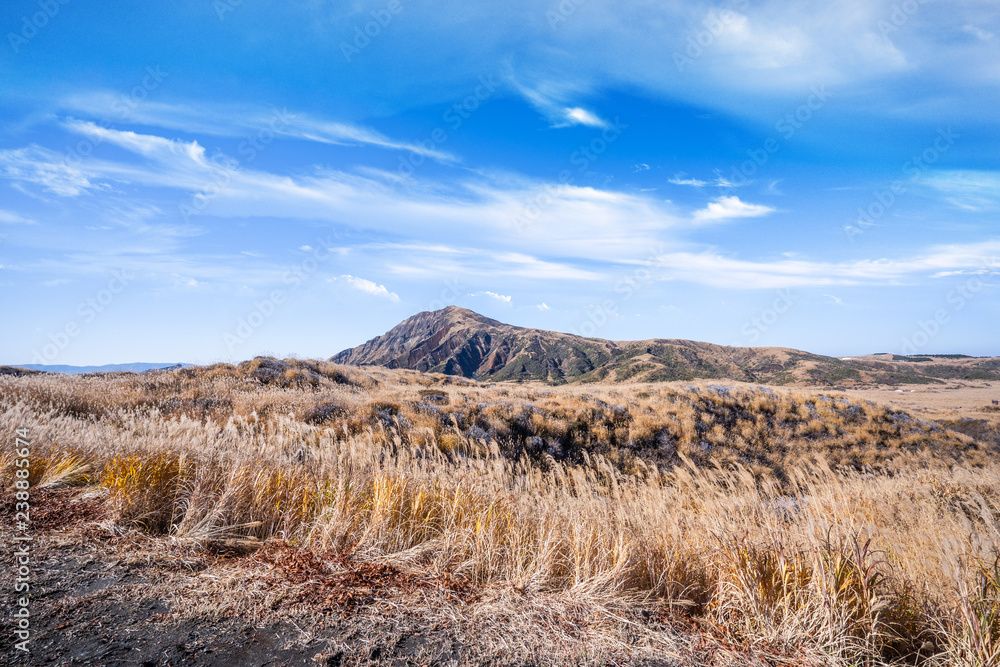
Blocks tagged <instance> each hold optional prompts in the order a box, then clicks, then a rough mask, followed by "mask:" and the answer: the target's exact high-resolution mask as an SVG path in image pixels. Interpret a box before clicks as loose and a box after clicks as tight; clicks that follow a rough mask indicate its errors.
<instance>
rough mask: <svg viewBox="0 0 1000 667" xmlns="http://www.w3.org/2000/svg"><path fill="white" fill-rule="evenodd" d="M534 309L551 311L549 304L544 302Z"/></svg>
mask: <svg viewBox="0 0 1000 667" xmlns="http://www.w3.org/2000/svg"><path fill="white" fill-rule="evenodd" d="M535 308H537V309H538V310H552V307H551V306H549V304H547V303H545V302H544V301H542V302H541V303H540V304H538V305H536V306H535Z"/></svg>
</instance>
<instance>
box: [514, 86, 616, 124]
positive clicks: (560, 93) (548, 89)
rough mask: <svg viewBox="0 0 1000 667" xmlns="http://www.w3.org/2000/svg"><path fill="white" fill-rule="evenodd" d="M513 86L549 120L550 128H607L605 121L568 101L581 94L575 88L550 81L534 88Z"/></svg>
mask: <svg viewBox="0 0 1000 667" xmlns="http://www.w3.org/2000/svg"><path fill="white" fill-rule="evenodd" d="M514 85H515V87H516V89H517V90H518V91H519V92H520V93H521V95H523V96H524V98H525V99H526V100H528V102H530V103H531V104H532V106H534V107H535V108H536V109H538V110H539V111H540V112H541V113H542V114H543V115H544V116H545V117H546V118H548V119H549V122H550V123H552V127H569V126H571V125H587V126H589V127H600V128H606V127H608V126H609V124H608V122H607V121H605V120H604V119H603V118H601V117H600V116H598V115H597V114H596V113H594V112H593V111H590V110H588V109H585V108H583V107H581V106H574V105H572V103H571V102H570V100H571V99H573V98H575V97H578V96H579V95H580V94H581V91H580V90H579V89H578V88H577V87H575V86H572V85H569V84H567V83H553V82H550V81H545V82H542V83H539V84H537V85H536V86H534V87H529V86H522V85H520V84H517V83H515V84H514Z"/></svg>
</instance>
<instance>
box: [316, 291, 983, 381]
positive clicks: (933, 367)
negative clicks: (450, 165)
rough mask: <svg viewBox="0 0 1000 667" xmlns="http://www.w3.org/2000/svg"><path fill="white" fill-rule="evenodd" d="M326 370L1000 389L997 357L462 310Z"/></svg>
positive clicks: (362, 349) (422, 317) (417, 322)
mask: <svg viewBox="0 0 1000 667" xmlns="http://www.w3.org/2000/svg"><path fill="white" fill-rule="evenodd" d="M330 361H333V362H336V363H341V364H351V365H356V366H362V365H374V366H385V367H387V368H408V369H412V370H418V371H424V372H436V373H445V374H448V375H460V376H463V377H468V378H476V379H479V380H493V381H504V380H510V381H531V380H534V381H542V382H550V383H554V384H564V383H574V382H625V381H629V382H660V381H671V380H693V379H720V380H739V381H747V382H759V383H766V384H773V385H810V386H816V385H825V386H841V385H842V386H865V385H875V384H889V385H895V384H928V383H938V382H942V381H943V380H946V379H964V380H1000V359H998V358H985V359H981V358H972V357H962V356H960V355H944V356H919V357H901V356H897V355H891V354H880V355H870V356H865V357H856V358H851V359H838V358H836V357H827V356H823V355H818V354H811V353H808V352H803V351H800V350H793V349H789V348H780V347H729V346H723V345H714V344H712V343H701V342H696V341H690V340H676V339H651V340H643V341H609V340H604V339H600V338H583V337H581V336H575V335H572V334H564V333H558V332H554V331H544V330H541V329H529V328H525V327H517V326H513V325H510V324H504V323H502V322H499V321H497V320H493V319H490V318H488V317H484V316H482V315H479V314H478V313H475V312H473V311H471V310H467V309H465V308H458V307H456V306H448V307H447V308H443V309H441V310H437V311H433V312H422V313H418V314H417V315H414V316H413V317H410V318H408V319H406V320H404V321H403V322H401V323H400V324H398V325H397V326H395V327H393V328H392V329H391V330H390V331H388V332H387V333H385V334H383V335H381V336H378V337H376V338H373V339H371V340H369V341H368V342H366V343H364V344H363V345H360V346H358V347H355V348H351V349H348V350H344V351H343V352H340V353H339V354H337V355H335V356H333V357H331V358H330Z"/></svg>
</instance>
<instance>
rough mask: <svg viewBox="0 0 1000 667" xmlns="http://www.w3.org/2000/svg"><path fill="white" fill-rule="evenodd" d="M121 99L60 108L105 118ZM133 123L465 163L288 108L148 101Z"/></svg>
mask: <svg viewBox="0 0 1000 667" xmlns="http://www.w3.org/2000/svg"><path fill="white" fill-rule="evenodd" d="M116 100H118V97H116V96H115V95H113V94H111V93H106V92H91V93H86V94H78V95H74V96H71V97H68V98H66V99H64V100H60V101H59V107H60V108H61V109H63V110H65V111H71V112H77V113H81V112H82V113H85V114H87V115H90V116H91V117H92V118H97V119H100V118H103V117H104V116H106V115H107V114H108V111H109V110H110V109H113V108H115V107H114V105H115V103H116ZM127 120H128V121H129V122H130V123H138V124H141V125H147V126H150V127H158V128H164V129H171V130H178V131H182V132H186V133H190V132H196V133H198V134H205V135H213V136H227V137H251V138H253V137H254V136H256V135H261V134H263V135H265V136H267V137H268V140H270V136H272V135H273V136H279V137H286V138H291V139H299V140H305V141H314V142H319V143H325V144H334V145H340V146H375V147H378V148H384V149H388V150H398V151H411V152H414V153H418V154H420V155H423V156H425V157H429V158H431V159H434V160H438V161H441V162H458V161H459V158H458V157H456V156H455V155H453V154H452V153H449V152H447V151H443V150H440V149H436V148H434V147H427V146H423V145H421V144H419V143H416V142H410V141H401V140H397V139H393V138H391V137H388V136H386V135H385V134H383V133H381V132H378V131H377V130H374V129H372V128H370V127H366V126H364V125H359V124H356V123H350V122H343V121H337V120H331V119H326V118H319V117H317V116H314V115H311V114H307V113H302V112H297V111H289V110H288V109H265V108H261V107H254V106H245V105H225V104H209V103H164V102H153V101H148V102H144V103H143V104H141V105H136V106H134V107H133V108H132V109H131V110H130V112H129V116H128V119H127Z"/></svg>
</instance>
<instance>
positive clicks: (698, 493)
mask: <svg viewBox="0 0 1000 667" xmlns="http://www.w3.org/2000/svg"><path fill="white" fill-rule="evenodd" d="M908 389H909V388H907V390H906V391H905V392H904V393H899V392H896V391H894V390H892V391H880V390H850V391H844V392H831V391H829V390H821V389H809V388H781V389H777V388H775V389H771V388H767V387H761V386H756V385H747V384H740V383H732V382H726V383H724V384H719V383H716V384H713V383H709V382H701V381H698V382H691V383H657V384H635V385H629V384H618V385H612V384H608V385H573V386H562V387H551V386H544V385H540V384H504V383H498V384H480V383H477V382H475V381H472V380H466V379H463V378H454V377H449V376H444V375H429V374H421V373H417V372H413V371H390V370H385V369H378V368H354V367H347V366H337V365H333V364H329V363H325V362H309V361H299V360H286V361H278V360H274V359H265V358H258V359H255V360H253V361H251V362H244V363H243V364H240V365H239V366H230V365H216V366H211V367H202V368H190V369H181V370H170V371H159V372H153V373H147V374H140V375H133V374H106V375H87V376H58V375H50V374H30V375H23V376H18V375H14V374H7V375H0V392H2V400H0V424H2V432H3V433H4V434H5V435H4V437H5V438H6V439H7V441H8V442H9V443H10V446H6V445H5V447H4V448H3V450H2V453H0V469H2V470H3V475H4V477H3V479H4V485H5V487H6V489H5V491H4V493H5V495H4V498H3V501H2V503H0V513H2V514H3V528H2V530H3V531H4V534H5V537H6V536H7V535H9V532H10V529H11V526H12V524H13V521H14V518H13V516H14V502H13V498H14V488H13V483H14V481H15V479H16V471H17V470H19V469H20V468H17V467H16V465H15V460H16V459H17V458H18V455H17V453H16V451H15V448H14V444H13V443H14V437H15V433H16V431H17V429H19V428H24V429H27V432H28V434H29V438H28V440H29V441H30V443H31V447H30V457H29V458H30V466H29V467H28V468H27V470H28V473H27V479H28V480H29V482H30V485H31V498H32V500H31V502H32V509H31V511H32V530H33V531H34V533H35V535H36V540H37V542H36V546H35V548H36V552H35V553H36V555H35V557H36V559H37V560H36V564H35V565H34V567H35V568H36V576H37V577H38V582H37V586H38V589H39V590H40V591H41V593H40V594H39V598H38V599H37V600H36V601H35V603H34V604H35V605H36V606H35V608H34V609H35V611H34V613H35V614H36V615H37V617H38V620H37V623H38V624H37V625H36V626H33V627H36V628H37V629H38V630H37V631H38V634H37V635H36V636H37V639H36V640H35V641H36V642H37V643H36V644H35V646H36V649H35V650H36V651H37V652H38V656H42V655H44V654H45V651H48V652H49V653H48V656H49V657H48V659H46V661H45V664H70V663H71V662H72V661H76V662H77V663H89V664H178V665H179V664H224V665H228V664H232V665H237V664H330V665H337V664H387V665H388V664H400V665H402V664H493V665H500V664H518V665H527V664H546V665H548V664H595V665H596V664H649V665H682V664H683V665H687V664H691V665H695V664H698V665H700V664H712V665H723V664H732V665H737V664H755V665H882V664H893V665H955V666H959V665H961V666H970V667H971V666H973V665H977V666H987V665H997V664H1000V566H998V555H1000V550H998V549H1000V500H998V497H1000V462H998V460H997V453H998V451H1000V412H998V411H997V410H994V409H992V407H991V403H990V401H991V400H992V399H996V398H998V396H997V395H996V394H998V393H1000V392H995V391H994V388H993V387H990V386H988V385H987V384H986V383H984V382H978V383H957V382H956V383H952V384H951V385H950V386H948V387H946V388H934V389H932V390H929V389H927V387H926V386H923V387H921V388H920V390H919V391H914V392H912V393H911V392H909V390H908ZM8 552H9V550H8ZM36 594H38V593H36ZM6 604H8V607H7V608H5V609H4V623H5V624H9V618H10V614H9V613H8V611H9V604H10V603H9V601H8V602H7V603H6ZM3 635H4V636H5V637H8V636H10V630H9V629H8V627H7V626H5V627H4V628H3ZM46 647H48V648H46ZM33 655H34V654H33ZM38 659H39V661H40V662H41V657H39V658H38Z"/></svg>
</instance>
